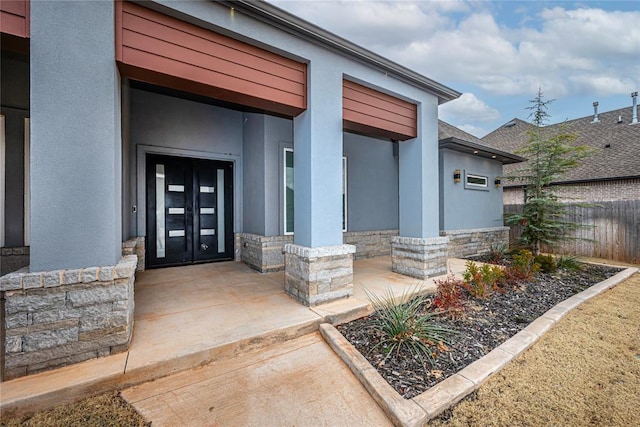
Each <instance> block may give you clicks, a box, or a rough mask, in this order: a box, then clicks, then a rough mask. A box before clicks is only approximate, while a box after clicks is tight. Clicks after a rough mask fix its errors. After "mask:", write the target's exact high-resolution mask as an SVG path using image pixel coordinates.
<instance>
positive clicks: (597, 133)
mask: <svg viewBox="0 0 640 427" xmlns="http://www.w3.org/2000/svg"><path fill="white" fill-rule="evenodd" d="M598 118H599V120H600V121H599V122H597V123H592V121H593V116H587V117H581V118H579V119H574V120H568V121H566V122H562V123H557V124H553V125H549V126H546V127H545V129H548V130H550V131H555V130H562V131H566V132H570V133H574V134H575V135H576V136H577V139H576V141H575V144H576V145H586V146H589V147H591V148H593V149H594V152H593V154H592V155H591V156H589V157H588V158H586V159H584V160H583V161H582V163H581V165H580V166H579V167H577V168H576V169H573V170H571V171H569V172H568V173H567V174H566V175H565V176H564V177H563V178H562V179H561V180H559V181H558V182H573V181H599V180H609V179H616V178H618V179H622V178H632V177H633V178H635V177H640V123H638V124H631V119H632V108H631V107H627V108H620V109H617V110H613V111H608V112H605V113H600V114H599V115H598ZM619 119H620V120H621V121H620V122H619ZM532 128H533V125H532V124H530V123H527V122H525V121H522V120H520V119H513V120H511V121H510V122H508V123H507V124H505V125H503V126H501V127H499V128H498V129H496V130H494V131H493V132H491V133H489V134H488V135H486V136H485V137H483V138H482V142H483V143H484V144H486V145H489V146H492V147H494V148H497V149H500V150H504V151H509V152H515V153H518V150H519V149H520V148H522V147H523V146H524V145H525V143H526V141H527V138H528V136H527V130H528V129H532ZM607 145H609V147H606V146H607ZM523 166H524V164H522V163H521V164H519V165H508V166H505V175H508V174H510V173H513V172H514V171H516V170H518V169H519V168H522V167H523Z"/></svg>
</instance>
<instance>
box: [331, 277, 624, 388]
mask: <svg viewBox="0 0 640 427" xmlns="http://www.w3.org/2000/svg"><path fill="white" fill-rule="evenodd" d="M619 271H620V269H617V268H611V267H605V266H595V265H586V266H585V267H584V269H583V270H580V271H574V270H572V271H563V270H558V271H556V272H555V273H553V274H544V273H539V274H538V275H536V277H535V278H534V279H533V280H531V281H530V282H527V283H522V284H521V285H520V286H519V287H518V288H517V289H514V290H512V291H509V292H506V293H504V294H500V293H494V294H493V295H492V296H491V297H489V298H488V299H484V300H483V299H472V298H469V299H468V300H467V309H466V311H465V312H464V314H463V317H461V318H459V319H449V318H447V317H445V316H440V317H439V318H438V323H439V324H441V325H443V326H446V327H448V328H451V329H454V330H456V331H457V333H456V335H455V336H454V337H453V338H452V340H451V341H452V343H451V345H450V346H447V347H448V348H447V349H442V348H441V350H445V351H437V357H436V358H435V362H434V363H433V365H431V364H430V363H428V362H427V366H423V364H422V362H421V361H420V360H419V359H417V358H414V357H412V356H411V355H407V354H402V353H393V354H391V355H389V357H387V355H386V354H385V353H384V352H383V349H382V346H378V347H377V348H376V345H377V343H378V336H377V334H376V333H375V331H374V329H373V328H372V327H371V326H370V323H371V322H370V321H371V320H372V318H373V317H374V316H376V314H375V313H374V314H372V315H371V316H368V317H364V318H361V319H357V320H355V321H352V322H349V323H346V324H343V325H339V326H338V327H337V328H338V330H339V331H340V332H341V333H342V335H344V336H345V337H346V338H347V340H348V341H349V342H350V343H351V344H352V345H354V346H355V347H356V348H357V349H358V351H359V352H360V353H361V354H362V355H363V356H364V357H365V358H367V360H368V361H369V363H371V365H372V366H374V367H376V369H377V370H378V372H379V373H380V374H381V375H382V376H383V377H384V378H385V379H386V380H387V382H388V383H389V384H390V385H391V386H392V387H393V388H394V389H395V390H396V391H397V392H398V393H399V394H400V395H402V396H403V397H404V398H405V399H410V398H412V397H414V396H417V395H419V394H421V393H423V392H424V391H426V390H427V389H428V388H430V387H431V386H433V385H435V384H437V383H439V382H441V381H443V380H444V379H445V378H447V377H449V376H451V375H453V374H455V373H456V372H458V371H459V370H461V369H462V368H464V367H466V366H467V365H469V364H470V363H472V362H474V361H476V360H478V359H480V358H481V357H482V356H484V355H486V354H487V353H489V352H490V351H491V350H493V349H494V348H496V347H497V346H499V345H500V344H502V343H503V342H505V341H506V340H507V339H509V338H511V337H512V336H514V335H515V334H516V333H518V332H519V331H521V330H522V329H524V328H525V327H526V326H527V325H528V324H529V323H531V322H532V321H533V320H535V319H537V318H538V317H540V316H541V315H542V314H544V313H545V312H546V311H547V310H549V309H550V308H552V307H553V306H555V305H556V304H558V303H560V302H562V301H564V300H565V299H567V298H569V297H571V296H572V295H575V294H576V293H579V292H581V291H583V290H585V289H587V288H589V287H590V286H592V285H594V284H596V283H598V282H601V281H603V280H604V279H606V278H608V277H611V276H613V275H614V274H616V273H617V272H619ZM431 303H432V299H431V298H427V299H426V300H425V304H424V305H423V307H422V308H421V309H422V310H425V311H430V310H432V308H431ZM446 350H448V351H446ZM434 351H435V350H434ZM385 358H386V360H385Z"/></svg>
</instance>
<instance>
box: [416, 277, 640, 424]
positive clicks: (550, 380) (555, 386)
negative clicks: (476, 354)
mask: <svg viewBox="0 0 640 427" xmlns="http://www.w3.org/2000/svg"><path fill="white" fill-rule="evenodd" d="M638 307H640V274H636V275H634V276H633V277H632V278H630V279H629V280H627V281H625V282H624V283H622V284H620V285H618V286H617V287H616V288H614V289H612V290H610V291H607V292H606V293H605V294H603V295H601V296H600V297H598V298H595V299H593V300H591V301H588V302H586V303H584V304H582V305H581V306H580V307H578V308H577V309H576V310H574V311H573V312H571V313H570V314H569V315H568V316H567V317H566V318H565V319H563V320H562V321H561V322H560V323H559V324H558V325H556V327H554V328H553V329H552V330H550V331H549V332H548V333H547V334H546V335H545V336H544V337H543V338H542V339H541V340H540V341H538V343H536V345H534V346H532V347H531V348H530V349H529V350H527V351H526V352H525V353H523V354H522V355H521V356H520V357H518V358H516V359H515V360H514V361H513V362H512V363H511V364H509V365H508V366H507V367H505V368H504V369H503V370H502V371H500V372H499V373H498V374H496V375H495V376H494V377H492V378H491V379H490V380H489V381H487V382H486V383H485V384H484V385H483V386H482V387H480V389H479V390H478V391H477V393H475V394H474V395H471V396H469V397H468V398H467V399H465V400H464V401H462V402H460V403H459V404H458V405H457V406H455V407H454V408H453V409H452V410H449V411H447V412H446V413H445V414H444V415H443V416H442V417H441V418H440V419H438V420H434V421H432V422H431V423H430V424H429V425H432V426H468V425H473V426H512V425H518V426H547V425H549V426H550V425H553V426H558V425H562V426H590V425H598V426H631V425H637V423H638V420H639V419H640V309H638Z"/></svg>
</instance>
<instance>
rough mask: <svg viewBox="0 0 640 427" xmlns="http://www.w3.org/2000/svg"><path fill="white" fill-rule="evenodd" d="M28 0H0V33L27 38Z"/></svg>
mask: <svg viewBox="0 0 640 427" xmlns="http://www.w3.org/2000/svg"><path fill="white" fill-rule="evenodd" d="M29 11H30V8H29V0H2V1H0V33H5V34H11V35H13V36H17V37H22V38H29Z"/></svg>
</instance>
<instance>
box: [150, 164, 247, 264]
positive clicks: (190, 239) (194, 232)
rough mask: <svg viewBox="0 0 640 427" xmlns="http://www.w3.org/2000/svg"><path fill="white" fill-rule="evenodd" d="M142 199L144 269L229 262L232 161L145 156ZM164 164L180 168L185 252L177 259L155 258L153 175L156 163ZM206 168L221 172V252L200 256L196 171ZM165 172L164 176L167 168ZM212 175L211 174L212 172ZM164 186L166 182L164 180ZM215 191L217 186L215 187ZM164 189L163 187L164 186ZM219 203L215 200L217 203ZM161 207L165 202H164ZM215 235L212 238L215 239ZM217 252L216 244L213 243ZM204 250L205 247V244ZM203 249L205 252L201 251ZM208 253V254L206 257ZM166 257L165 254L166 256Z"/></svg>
mask: <svg viewBox="0 0 640 427" xmlns="http://www.w3.org/2000/svg"><path fill="white" fill-rule="evenodd" d="M144 163H145V170H146V174H145V200H146V209H145V211H146V212H145V213H146V215H145V216H146V218H145V228H146V244H145V248H146V262H145V264H146V268H161V267H171V266H179V265H190V264H196V263H206V262H217V261H229V260H233V258H234V252H235V247H234V246H235V238H234V232H233V223H234V162H233V160H218V159H207V158H197V157H186V156H175V155H170V154H156V153H145V160H144ZM158 163H165V164H167V163H168V164H172V166H171V167H179V168H180V167H182V168H183V169H184V171H185V172H184V173H185V176H184V180H183V182H184V184H185V188H184V198H185V202H184V205H185V220H184V230H185V236H184V237H185V252H184V253H183V254H182V255H178V256H174V257H171V256H165V257H162V258H158V257H157V256H156V255H157V254H156V222H155V220H156V202H155V193H156V190H155V182H156V181H155V176H156V164H158ZM203 167H205V168H207V167H208V168H209V169H210V170H211V171H217V170H224V176H223V177H224V200H223V201H222V203H224V220H223V224H224V225H223V227H224V251H223V252H220V253H218V252H217V251H213V252H210V253H203V250H202V249H201V247H200V245H201V239H202V238H203V237H202V236H201V234H200V217H201V214H200V199H201V197H200V196H201V194H202V193H200V191H199V186H200V185H201V182H200V179H201V178H200V175H199V174H200V171H201V169H202V168H203ZM165 173H168V168H167V171H166V172H165ZM212 173H213V172H212ZM165 182H166V184H165V185H168V184H169V183H168V181H165ZM215 187H216V192H217V193H219V191H218V190H217V187H218V184H217V181H216V184H215ZM165 188H166V187H165ZM165 197H167V191H166V190H165ZM216 200H217V199H216ZM217 201H219V200H217ZM165 206H167V205H166V202H165ZM215 206H216V209H215V211H216V213H215V218H216V221H217V216H218V213H219V208H218V206H217V204H216V205H215ZM165 209H166V210H167V211H166V212H165V224H167V221H168V207H165ZM167 228H168V227H167V226H165V248H166V250H167V252H168V250H169V238H168V236H167V233H168V230H167ZM215 229H216V234H219V230H218V228H217V223H216V226H215ZM217 238H218V237H217V235H216V236H215V239H217ZM215 244H216V246H215V248H214V249H217V241H216V242H215ZM205 247H207V245H205ZM205 250H206V249H205ZM210 254H211V255H210ZM167 255H169V254H167Z"/></svg>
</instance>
